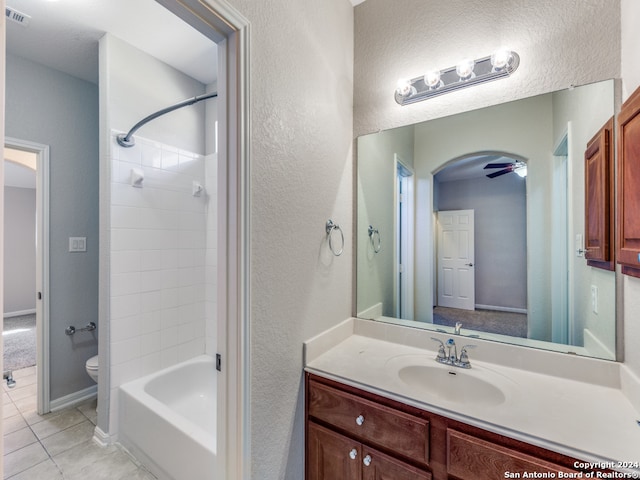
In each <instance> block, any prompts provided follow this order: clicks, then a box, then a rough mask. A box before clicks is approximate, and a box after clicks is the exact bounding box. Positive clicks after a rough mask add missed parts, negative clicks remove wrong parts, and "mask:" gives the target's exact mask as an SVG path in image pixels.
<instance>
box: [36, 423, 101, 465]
mask: <svg viewBox="0 0 640 480" xmlns="http://www.w3.org/2000/svg"><path fill="white" fill-rule="evenodd" d="M94 430H95V425H94V424H93V423H91V422H90V421H89V420H85V421H83V422H82V423H80V424H78V425H75V426H73V427H71V428H67V429H66V430H63V431H62V432H59V433H56V434H55V435H51V436H50V437H47V438H45V439H43V440H42V445H44V448H46V449H47V452H48V453H49V455H51V456H52V457H53V456H55V455H57V454H59V453H62V452H64V451H66V450H69V449H70V448H73V447H76V446H78V445H80V444H82V443H84V442H86V441H87V440H90V439H91V438H93V431H94Z"/></svg>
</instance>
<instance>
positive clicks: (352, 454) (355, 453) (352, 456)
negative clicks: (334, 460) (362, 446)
mask: <svg viewBox="0 0 640 480" xmlns="http://www.w3.org/2000/svg"><path fill="white" fill-rule="evenodd" d="M357 456H358V450H356V449H355V448H352V449H351V451H350V452H349V458H350V459H351V460H355V459H356V457H357Z"/></svg>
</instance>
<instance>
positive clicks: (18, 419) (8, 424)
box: [2, 415, 28, 435]
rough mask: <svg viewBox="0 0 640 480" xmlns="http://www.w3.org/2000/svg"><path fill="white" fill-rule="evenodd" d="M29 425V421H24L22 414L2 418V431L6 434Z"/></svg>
mask: <svg viewBox="0 0 640 480" xmlns="http://www.w3.org/2000/svg"><path fill="white" fill-rule="evenodd" d="M27 426H28V425H27V422H25V421H24V418H22V415H14V416H13V417H9V418H5V419H4V420H2V433H3V434H4V435H6V434H7V433H12V432H15V431H16V430H20V429H22V428H25V427H27Z"/></svg>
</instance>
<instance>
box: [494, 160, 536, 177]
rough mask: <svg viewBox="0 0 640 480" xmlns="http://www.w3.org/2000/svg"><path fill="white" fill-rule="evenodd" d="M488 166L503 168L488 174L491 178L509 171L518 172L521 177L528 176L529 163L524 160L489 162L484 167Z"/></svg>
mask: <svg viewBox="0 0 640 480" xmlns="http://www.w3.org/2000/svg"><path fill="white" fill-rule="evenodd" d="M488 168H501V169H502V170H500V171H498V172H492V173H489V174H487V177H489V178H495V177H499V176H500V175H505V174H507V173H511V172H514V173H517V174H518V175H519V176H520V177H526V176H527V164H526V163H524V162H509V163H487V164H486V165H485V167H484V169H485V170H486V169H488Z"/></svg>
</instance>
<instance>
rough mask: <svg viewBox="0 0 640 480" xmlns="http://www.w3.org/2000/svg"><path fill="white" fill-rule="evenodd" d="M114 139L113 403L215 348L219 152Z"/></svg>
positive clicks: (112, 187)
mask: <svg viewBox="0 0 640 480" xmlns="http://www.w3.org/2000/svg"><path fill="white" fill-rule="evenodd" d="M116 133H117V132H112V135H111V142H112V145H111V152H112V158H111V165H112V175H111V177H112V178H111V346H112V347H111V388H112V395H111V399H112V403H113V402H114V401H116V399H117V398H118V395H117V387H118V386H119V385H121V384H123V383H125V382H127V381H129V380H133V379H136V378H139V377H141V376H144V375H146V374H149V373H153V372H155V371H157V370H159V369H161V368H164V367H167V366H170V365H174V364H176V363H179V362H181V361H184V360H188V359H190V358H193V357H195V356H197V355H201V354H203V353H205V349H207V348H206V347H207V345H208V346H209V348H208V349H207V350H210V349H211V350H214V349H215V343H214V342H215V330H216V322H215V315H216V307H215V302H216V299H215V291H216V272H215V269H216V267H215V265H216V260H215V252H216V235H217V231H216V218H217V215H216V207H217V202H216V201H215V192H216V170H217V166H216V164H215V162H216V155H215V154H213V155H208V156H207V158H206V159H205V157H204V156H203V155H201V154H198V153H193V152H186V151H184V150H179V149H177V148H174V147H171V146H169V145H164V144H161V143H158V142H154V141H151V140H146V139H143V138H140V137H136V145H135V146H134V147H133V148H123V147H121V146H119V145H118V144H117V143H116V141H115V135H116ZM205 164H207V170H208V171H209V174H208V175H207V173H206V172H205ZM133 169H137V170H140V171H142V172H143V174H144V181H143V184H142V187H141V188H137V187H133V186H132V185H131V175H132V170H133ZM194 182H197V183H199V184H201V185H203V186H204V187H205V189H204V191H203V192H202V193H201V195H200V196H194V195H193V193H192V192H193V183H194ZM207 237H209V238H207ZM207 319H208V321H207ZM111 411H112V414H113V412H115V411H117V409H111ZM114 420H115V419H113V418H112V421H114Z"/></svg>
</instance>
